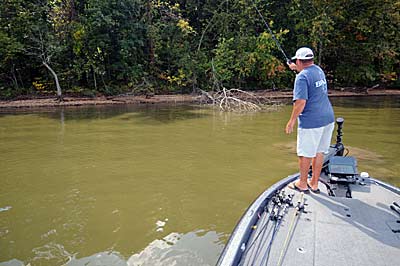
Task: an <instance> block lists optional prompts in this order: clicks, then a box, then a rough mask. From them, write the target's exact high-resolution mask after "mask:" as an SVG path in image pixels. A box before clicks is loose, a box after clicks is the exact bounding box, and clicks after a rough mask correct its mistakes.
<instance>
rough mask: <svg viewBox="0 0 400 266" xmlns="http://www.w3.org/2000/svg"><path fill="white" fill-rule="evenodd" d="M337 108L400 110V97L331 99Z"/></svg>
mask: <svg viewBox="0 0 400 266" xmlns="http://www.w3.org/2000/svg"><path fill="white" fill-rule="evenodd" d="M330 100H331V102H332V105H333V106H335V107H349V106H351V107H352V108H400V96H396V95H393V96H367V95H366V96H365V97H363V96H357V97H331V98H330Z"/></svg>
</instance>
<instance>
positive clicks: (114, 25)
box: [0, 0, 400, 99]
mask: <svg viewBox="0 0 400 266" xmlns="http://www.w3.org/2000/svg"><path fill="white" fill-rule="evenodd" d="M257 9H258V10H259V11H260V13H261V14H262V16H263V17H264V18H265V19H266V21H267V23H268V24H269V26H270V27H271V28H272V31H273V32H274V34H275V35H276V37H277V39H278V40H279V42H280V43H281V45H282V47H283V49H284V50H285V52H286V53H287V55H288V56H291V55H293V54H294V53H295V51H296V49H297V48H298V47H300V46H309V47H311V48H312V49H313V50H314V51H315V55H316V57H315V60H316V63H318V64H320V65H321V66H322V67H323V68H324V69H325V71H326V73H327V76H328V79H329V83H330V87H331V88H332V87H339V86H363V87H372V86H376V85H378V84H384V86H385V87H399V69H400V57H399V50H400V47H399V43H400V36H399V30H398V29H399V28H400V15H399V12H398V10H399V9H400V2H399V1H397V0H391V1H385V0H376V1H371V0H346V1H344V0H338V1H326V0H303V1H301V0H293V1H288V0H283V1H275V0H264V1H260V0H230V1H228V0H226V1H210V0H206V1H200V0H180V1H157V0H152V1H149V0H147V1H144V0H118V1H117V0H28V1H26V0H3V1H2V2H1V4H0V99H10V98H15V97H17V96H21V95H56V94H58V95H59V96H60V95H61V94H63V95H65V94H69V95H80V96H96V95H118V94H123V93H132V94H135V95H140V94H172V93H190V92H193V91H197V90H199V89H201V90H204V91H210V90H213V89H215V86H216V83H218V84H223V86H225V87H227V88H240V89H242V90H256V89H275V90H280V89H285V88H288V87H291V84H292V82H293V78H294V74H293V73H292V72H291V71H289V69H288V68H287V67H286V63H285V58H284V56H283V55H282V53H281V51H280V50H279V49H278V47H277V45H276V43H275V41H274V39H273V38H272V35H271V34H270V33H269V31H268V30H267V28H266V26H265V25H264V23H263V21H262V18H261V16H259V15H258V14H257V11H256V10H257Z"/></svg>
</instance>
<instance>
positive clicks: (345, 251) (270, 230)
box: [217, 118, 400, 266]
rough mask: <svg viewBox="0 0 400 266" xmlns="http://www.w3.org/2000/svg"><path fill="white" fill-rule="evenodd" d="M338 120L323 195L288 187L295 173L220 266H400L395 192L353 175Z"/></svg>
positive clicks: (246, 223)
mask: <svg viewBox="0 0 400 266" xmlns="http://www.w3.org/2000/svg"><path fill="white" fill-rule="evenodd" d="M343 122H344V120H343V118H338V119H337V120H336V124H337V137H336V143H335V144H333V145H331V147H330V150H329V153H328V154H327V155H325V157H324V164H323V169H322V172H321V177H320V183H321V184H320V193H313V192H311V191H310V192H311V193H306V194H305V193H304V192H298V191H295V190H293V189H290V188H288V185H289V184H290V183H291V182H293V181H294V180H296V179H298V178H299V174H298V173H297V174H294V175H291V176H288V177H286V178H284V179H282V180H281V181H279V182H277V183H276V184H274V185H272V186H271V187H269V188H268V189H267V190H265V191H264V192H263V193H262V194H261V195H260V196H259V197H258V198H257V199H256V200H255V201H254V202H253V203H252V204H251V205H250V207H249V208H248V209H247V211H246V212H245V213H244V215H243V216H242V218H241V219H240V221H239V222H238V224H237V226H236V228H235V229H234V231H233V233H232V234H231V237H230V239H229V240H228V243H227V245H226V246H225V248H224V250H223V252H222V254H221V256H220V258H219V260H218V262H217V265H219V266H231V265H243V266H246V265H252V266H253V265H278V266H280V265H296V266H306V265H321V266H322V265H323V266H328V265H363V266H365V265H374V266H375V265H400V189H399V188H397V187H394V186H392V185H390V184H387V183H385V182H382V181H380V180H378V179H375V178H373V177H370V176H369V174H368V173H366V172H361V173H359V172H358V168H357V159H356V158H355V157H352V156H346V155H347V154H345V152H346V150H347V149H346V148H345V147H344V145H343V143H342V126H343ZM347 153H348V152H347ZM311 174H312V173H311V170H310V176H311Z"/></svg>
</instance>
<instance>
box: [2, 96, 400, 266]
mask: <svg viewBox="0 0 400 266" xmlns="http://www.w3.org/2000/svg"><path fill="white" fill-rule="evenodd" d="M399 102H400V101H398V98H397V99H396V98H394V99H393V98H392V99H390V98H389V99H385V98H378V100H376V99H372V100H371V98H365V99H357V100H351V99H349V98H346V99H333V104H334V108H335V113H336V116H343V117H345V120H346V121H345V125H344V142H345V144H348V148H349V151H350V155H354V156H356V157H357V158H358V162H359V170H361V171H368V172H370V174H371V175H372V176H375V177H378V178H380V179H382V180H385V181H388V182H389V183H392V184H395V185H400V177H399V173H400V164H399V162H398V160H397V158H398V157H399V155H400V139H399V132H400V106H399ZM290 111H291V108H290V106H286V107H283V108H282V109H280V110H279V111H277V112H266V113H257V114H248V115H247V114H226V113H219V112H217V111H214V110H210V109H208V108H198V107H196V106H162V105H157V106H139V107H138V106H111V107H104V106H102V107H85V108H65V109H60V110H57V109H49V110H40V111H36V112H31V113H19V114H12V113H9V114H2V115H1V116H0V151H1V152H0V178H1V179H0V181H1V186H0V265H1V266H5V265H7V266H8V265H13V266H14V265H18V266H20V265H28V264H29V263H30V264H31V266H34V265H45V266H46V265H49V266H50V265H51V266H57V265H88V263H90V264H94V265H214V264H215V262H216V260H217V257H218V254H219V253H220V252H221V250H222V247H223V244H224V243H225V241H226V240H227V238H228V237H229V234H230V233H231V231H232V229H233V227H234V226H235V224H236V222H237V220H238V219H239V218H240V216H241V215H242V213H243V212H244V210H245V209H246V208H247V207H248V205H249V204H250V203H251V202H252V201H253V199H254V198H256V196H257V195H258V194H260V193H261V192H262V191H263V190H264V189H265V188H267V187H268V186H270V185H271V184H273V183H275V182H276V181H278V180H279V179H281V178H282V177H286V176H287V175H289V174H292V173H294V172H296V171H297V163H296V161H297V160H296V156H295V153H294V147H295V139H296V137H295V135H290V136H287V135H286V134H284V132H283V129H284V126H285V124H286V121H287V119H288V117H289V115H290ZM366 139H367V141H366Z"/></svg>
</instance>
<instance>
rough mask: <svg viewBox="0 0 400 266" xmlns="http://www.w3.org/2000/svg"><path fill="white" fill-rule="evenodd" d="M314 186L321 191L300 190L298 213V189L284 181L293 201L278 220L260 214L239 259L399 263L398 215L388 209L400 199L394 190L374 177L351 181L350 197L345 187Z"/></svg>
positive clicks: (250, 262) (246, 261) (260, 262)
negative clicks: (364, 181) (330, 192)
mask: <svg viewBox="0 0 400 266" xmlns="http://www.w3.org/2000/svg"><path fill="white" fill-rule="evenodd" d="M319 187H320V189H321V193H320V194H314V193H310V194H304V204H305V205H304V212H301V211H300V212H297V213H298V214H297V215H296V209H295V206H296V203H297V201H298V200H299V199H300V197H301V193H299V192H297V191H294V190H292V189H290V188H287V187H286V188H285V189H284V190H285V193H286V194H287V195H288V194H294V196H293V203H294V205H295V206H292V207H289V208H288V209H287V211H286V212H285V214H284V215H283V218H282V220H281V222H280V223H277V222H276V221H272V220H270V219H269V215H268V214H267V213H265V212H264V213H262V214H259V216H260V217H261V219H259V221H258V223H257V225H255V226H254V227H253V230H254V232H253V234H252V236H251V238H250V241H249V242H248V243H249V244H248V245H251V247H250V246H248V247H246V252H245V253H244V256H242V260H241V262H240V265H296V266H307V265H321V266H322V265H323V266H329V265H374V266H376V265H388V266H389V265H390V266H392V265H400V215H399V214H397V213H396V212H394V211H393V210H391V209H390V205H391V204H392V203H393V202H397V203H400V196H399V195H398V194H395V193H393V192H391V191H389V190H388V189H386V188H384V187H381V186H380V185H379V184H376V183H375V182H370V183H367V184H363V185H360V184H354V185H350V189H351V191H352V198H346V197H345V196H344V195H345V189H344V188H343V189H342V188H341V187H337V188H336V191H335V194H336V197H332V196H329V195H328V190H327V188H326V187H325V185H323V184H322V183H320V184H319ZM341 194H342V195H341ZM266 223H268V224H267V226H265V225H266ZM277 224H278V225H277ZM274 228H277V230H276V231H275V235H274ZM273 236H274V239H273V241H272V244H271V238H272V237H273ZM247 249H248V250H247Z"/></svg>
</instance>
